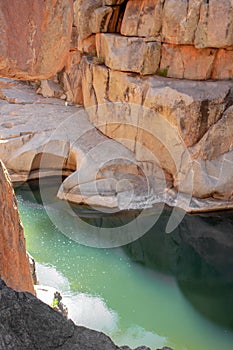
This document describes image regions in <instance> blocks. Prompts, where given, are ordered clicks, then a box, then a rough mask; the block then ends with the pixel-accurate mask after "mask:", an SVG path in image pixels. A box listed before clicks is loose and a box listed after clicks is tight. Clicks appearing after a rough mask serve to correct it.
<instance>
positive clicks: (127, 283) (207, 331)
mask: <svg viewBox="0 0 233 350" xmlns="http://www.w3.org/2000/svg"><path fill="white" fill-rule="evenodd" d="M34 194H36V195H38V193H37V192H36V191H34ZM51 196H53V194H52V195H51ZM51 196H50V198H51V201H52V197H51ZM18 198H19V208H20V213H21V217H22V221H23V223H24V226H25V231H26V237H27V248H28V250H29V252H30V253H31V254H32V255H33V256H34V257H35V259H36V260H37V261H38V262H39V263H40V265H39V266H40V267H39V271H40V276H39V278H40V280H41V281H40V282H41V283H45V284H50V285H55V287H59V289H60V290H61V291H62V292H63V294H64V298H65V302H66V303H67V305H68V306H70V310H72V311H71V314H70V316H71V317H72V318H73V319H74V321H76V322H77V323H78V324H83V325H86V326H89V327H91V328H96V329H100V330H103V331H105V332H106V333H108V334H109V335H110V336H111V337H112V338H113V339H114V340H115V341H116V342H117V343H118V344H119V345H123V344H128V345H130V346H132V347H136V346H139V345H141V344H145V345H147V346H150V347H151V348H152V349H156V348H159V347H162V346H163V345H165V344H166V345H170V346H173V348H174V349H176V350H181V349H182V350H183V349H187V350H197V349H198V350H207V349H211V350H219V349H220V348H221V350H232V348H233V331H232V330H233V229H232V228H233V213H232V212H230V211H229V212H225V213H223V212H222V213H210V214H202V215H186V216H185V218H184V220H183V221H182V223H181V224H180V225H179V227H178V228H177V229H176V230H175V231H174V232H173V233H171V234H164V228H165V227H166V224H167V221H168V217H169V215H170V212H169V209H168V208H166V209H165V210H164V211H163V215H162V216H161V217H160V219H159V221H158V222H157V223H156V224H155V226H154V227H153V228H152V229H151V230H149V232H148V233H147V234H145V235H144V236H143V237H142V238H140V239H138V240H137V241H135V242H133V243H131V244H128V245H126V246H124V248H118V249H96V248H91V247H85V246H83V245H80V244H78V243H77V242H74V241H73V240H71V239H70V238H68V237H66V236H64V235H63V234H62V233H61V232H59V230H58V229H57V228H56V227H55V226H54V225H53V224H52V223H51V221H50V220H49V218H48V217H47V215H46V212H45V211H44V209H43V207H42V206H41V205H40V204H37V202H35V199H34V197H33V194H32V193H31V192H30V191H28V190H27V188H26V187H22V188H21V189H19V190H18ZM37 199H38V198H37ZM75 210H76V212H77V211H78V212H79V216H82V218H83V220H85V221H86V222H88V223H89V224H92V225H96V226H97V227H98V226H101V225H104V226H105V227H111V226H114V225H119V226H120V225H121V224H122V223H125V222H126V221H127V220H131V219H132V218H134V217H135V215H137V212H133V213H131V212H128V213H127V215H125V214H126V213H121V215H111V214H108V215H107V214H105V215H104V216H102V215H101V214H98V213H97V212H95V211H91V210H89V209H88V208H84V207H76V208H75ZM57 215H60V216H62V213H61V212H59V210H58V211H57ZM150 215H153V212H151V213H150ZM73 219H74V216H70V219H69V220H70V221H72V220H73ZM145 220H147V216H146V215H145ZM77 231H79V229H78V227H77ZM76 234H79V232H76ZM134 261H135V262H134ZM93 310H94V312H93Z"/></svg>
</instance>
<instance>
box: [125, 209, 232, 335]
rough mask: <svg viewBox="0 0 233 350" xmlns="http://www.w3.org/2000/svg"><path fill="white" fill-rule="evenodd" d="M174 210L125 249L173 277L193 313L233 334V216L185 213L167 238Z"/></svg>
mask: <svg viewBox="0 0 233 350" xmlns="http://www.w3.org/2000/svg"><path fill="white" fill-rule="evenodd" d="M170 211H171V210H170V209H169V208H166V209H165V210H164V212H163V215H162V216H161V217H160V219H159V220H158V222H157V223H156V224H155V225H154V227H153V228H152V229H151V230H150V231H149V232H147V233H146V234H145V235H144V236H143V237H142V238H140V239H138V240H137V241H135V242H133V243H131V244H128V245H127V246H125V247H124V250H125V251H126V252H127V254H128V255H129V256H130V257H131V259H133V260H134V261H137V262H139V263H142V264H144V265H146V266H148V267H150V268H152V269H154V270H157V271H161V272H163V273H166V274H169V275H173V276H174V277H175V278H176V280H177V283H178V285H179V288H180V290H181V291H182V293H183V295H184V296H185V297H186V298H187V300H188V301H189V302H190V303H191V304H192V305H193V307H194V308H195V309H197V310H198V311H199V312H201V313H202V314H203V315H205V317H207V318H209V319H211V320H212V321H214V322H216V323H217V324H220V325H223V326H225V327H229V328H231V329H233V211H225V212H215V213H205V214H198V215H196V214H186V215H185V217H184V219H183V221H182V222H181V224H180V225H179V226H178V227H177V228H176V229H175V230H174V231H173V232H172V233H171V234H165V233H164V232H165V227H166V224H167V221H168V218H169V215H170Z"/></svg>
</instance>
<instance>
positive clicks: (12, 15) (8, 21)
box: [0, 0, 73, 80]
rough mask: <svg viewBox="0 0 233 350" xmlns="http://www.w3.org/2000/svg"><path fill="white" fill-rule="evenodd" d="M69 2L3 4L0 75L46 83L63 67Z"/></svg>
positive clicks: (69, 21)
mask: <svg viewBox="0 0 233 350" xmlns="http://www.w3.org/2000/svg"><path fill="white" fill-rule="evenodd" d="M72 13H73V1H72V0H47V1H40V0H36V1H35V0H22V1H17V0H12V1H10V2H9V1H7V0H2V1H1V3H0V75H1V76H11V77H14V78H18V79H24V80H33V79H46V78H49V77H52V76H54V74H56V73H57V72H58V71H59V70H61V69H62V68H63V67H64V64H65V61H66V59H67V55H68V52H69V48H70V39H71V30H72Z"/></svg>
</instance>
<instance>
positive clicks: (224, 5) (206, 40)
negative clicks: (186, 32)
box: [194, 0, 233, 48]
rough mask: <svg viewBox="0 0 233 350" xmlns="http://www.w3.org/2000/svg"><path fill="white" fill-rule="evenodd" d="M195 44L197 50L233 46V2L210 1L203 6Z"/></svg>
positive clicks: (223, 0) (228, 0)
mask: <svg viewBox="0 0 233 350" xmlns="http://www.w3.org/2000/svg"><path fill="white" fill-rule="evenodd" d="M194 44H195V46H196V47H197V48H205V47H213V48H224V47H228V46H232V45H233V4H232V1H231V0H221V1H219V0H210V1H208V2H203V3H202V4H201V9H200V19H199V22H198V26H197V30H196V33H195V40H194Z"/></svg>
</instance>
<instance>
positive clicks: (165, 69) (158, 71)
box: [156, 67, 169, 77]
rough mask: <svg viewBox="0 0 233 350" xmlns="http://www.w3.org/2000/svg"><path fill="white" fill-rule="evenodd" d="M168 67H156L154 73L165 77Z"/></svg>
mask: <svg viewBox="0 0 233 350" xmlns="http://www.w3.org/2000/svg"><path fill="white" fill-rule="evenodd" d="M168 68H169V67H166V68H164V69H160V68H158V70H157V72H156V74H157V75H159V76H161V77H167V73H168Z"/></svg>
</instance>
